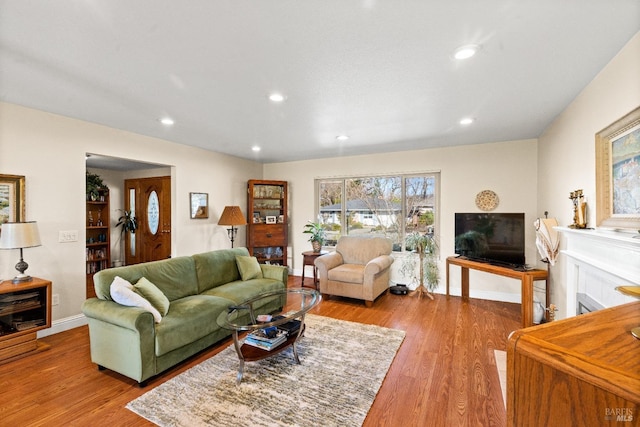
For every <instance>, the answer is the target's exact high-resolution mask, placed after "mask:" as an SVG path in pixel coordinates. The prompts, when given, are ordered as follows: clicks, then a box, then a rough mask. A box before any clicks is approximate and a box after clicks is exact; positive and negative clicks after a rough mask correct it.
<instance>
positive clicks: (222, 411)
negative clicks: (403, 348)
mask: <svg viewBox="0 0 640 427" xmlns="http://www.w3.org/2000/svg"><path fill="white" fill-rule="evenodd" d="M305 319H306V324H307V328H306V331H305V334H304V337H302V339H301V340H300V341H299V342H298V345H297V347H298V354H299V356H300V362H301V364H300V365H298V364H296V363H295V362H294V360H293V354H292V352H291V349H288V350H286V351H284V352H282V353H280V354H279V355H276V356H273V357H271V358H268V359H264V360H261V361H258V362H247V363H245V369H244V378H243V380H242V383H241V384H240V385H236V373H237V370H238V356H237V355H236V353H235V350H234V349H233V346H232V345H231V346H229V347H227V348H226V349H224V350H223V351H221V352H220V353H218V354H217V355H215V356H213V357H212V358H210V359H208V360H206V361H204V362H202V363H201V364H199V365H197V366H194V367H193V368H191V369H189V370H188V371H185V372H184V373H182V374H180V375H178V376H176V377H174V378H173V379H171V380H169V381H167V382H165V383H164V384H161V385H159V386H158V387H156V388H154V389H153V390H151V391H149V392H147V393H145V394H144V395H142V396H140V397H139V398H137V399H135V400H133V401H131V402H129V403H128V404H127V408H128V409H130V410H131V411H133V412H135V413H136V414H138V415H140V416H142V417H144V418H146V419H147V420H149V421H151V422H153V423H155V424H157V425H159V426H190V427H191V426H207V425H216V426H310V425H323V426H360V425H362V423H363V422H364V419H365V417H366V416H367V413H368V412H369V408H370V407H371V405H372V404H373V400H374V399H375V397H376V394H377V393H378V390H379V389H380V386H381V384H382V381H383V380H384V378H385V376H386V374H387V371H388V370H389V366H390V365H391V363H392V361H393V359H394V357H395V355H396V352H397V351H398V349H399V348H400V345H401V344H402V341H403V340H404V336H405V333H404V332H403V331H399V330H394V329H388V328H382V327H379V326H373V325H364V324H360V323H354V322H346V321H343V320H336V319H331V318H328V317H322V316H316V315H307V316H306V318H305Z"/></svg>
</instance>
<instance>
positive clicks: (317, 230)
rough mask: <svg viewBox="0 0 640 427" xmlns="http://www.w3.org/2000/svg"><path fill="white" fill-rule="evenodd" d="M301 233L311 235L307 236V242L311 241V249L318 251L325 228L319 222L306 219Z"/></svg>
mask: <svg viewBox="0 0 640 427" xmlns="http://www.w3.org/2000/svg"><path fill="white" fill-rule="evenodd" d="M303 233H305V234H311V236H310V237H309V242H311V246H312V247H313V251H314V252H320V251H321V250H322V245H323V244H324V240H325V230H324V228H323V227H322V224H320V223H319V222H311V221H308V222H307V224H306V225H305V226H304V231H303Z"/></svg>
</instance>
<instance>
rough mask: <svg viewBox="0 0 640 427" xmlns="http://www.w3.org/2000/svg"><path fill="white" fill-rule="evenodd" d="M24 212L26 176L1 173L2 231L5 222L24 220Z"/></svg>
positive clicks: (0, 213) (0, 220)
mask: <svg viewBox="0 0 640 427" xmlns="http://www.w3.org/2000/svg"><path fill="white" fill-rule="evenodd" d="M24 212H25V209H24V176H22V175H1V174H0V233H1V232H2V224H4V223H5V222H20V221H24V220H25V216H24Z"/></svg>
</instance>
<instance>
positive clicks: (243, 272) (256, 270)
mask: <svg viewBox="0 0 640 427" xmlns="http://www.w3.org/2000/svg"><path fill="white" fill-rule="evenodd" d="M236 264H237V265H238V271H239V272H240V277H241V278H242V280H251V279H262V270H261V269H260V263H259V262H258V258H256V257H254V256H237V257H236Z"/></svg>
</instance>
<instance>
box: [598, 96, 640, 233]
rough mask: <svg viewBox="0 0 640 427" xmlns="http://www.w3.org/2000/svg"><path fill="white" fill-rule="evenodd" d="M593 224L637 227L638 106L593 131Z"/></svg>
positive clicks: (639, 186) (639, 170)
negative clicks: (594, 136)
mask: <svg viewBox="0 0 640 427" xmlns="http://www.w3.org/2000/svg"><path fill="white" fill-rule="evenodd" d="M596 203H597V210H596V223H597V225H598V226H599V227H607V228H614V229H632V230H640V107H638V108H636V109H635V110H633V111H632V112H630V113H629V114H627V115H626V116H624V117H622V118H621V119H619V120H617V121H615V122H614V123H612V124H611V125H609V126H607V127H606V128H604V129H603V130H601V131H600V132H598V133H597V134H596Z"/></svg>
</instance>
